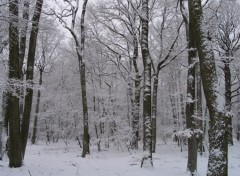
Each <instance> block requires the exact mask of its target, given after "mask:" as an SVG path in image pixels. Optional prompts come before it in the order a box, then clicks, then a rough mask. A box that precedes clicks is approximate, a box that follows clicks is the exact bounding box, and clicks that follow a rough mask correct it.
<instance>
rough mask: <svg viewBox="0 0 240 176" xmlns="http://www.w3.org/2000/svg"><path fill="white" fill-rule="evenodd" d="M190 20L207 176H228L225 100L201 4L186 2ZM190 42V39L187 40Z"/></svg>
mask: <svg viewBox="0 0 240 176" xmlns="http://www.w3.org/2000/svg"><path fill="white" fill-rule="evenodd" d="M188 7H189V20H190V21H191V20H192V21H193V23H194V24H195V25H194V27H193V28H191V29H189V30H192V31H193V32H194V34H195V35H194V38H195V41H196V47H197V51H198V55H199V61H200V72H201V77H202V83H203V90H204V94H205V98H206V103H207V107H208V110H209V114H210V131H209V143H210V144H209V145H210V147H209V159H208V171H207V175H208V176H213V175H214V176H215V175H225V176H226V175H228V141H227V134H228V132H227V129H226V126H227V121H228V117H227V114H226V112H225V106H224V103H225V102H224V99H223V98H222V97H221V94H220V92H219V91H220V90H219V86H218V78H217V73H216V65H215V58H214V53H213V49H212V47H211V43H210V42H211V41H209V39H210V36H209V35H208V28H206V26H204V25H205V23H204V21H203V20H204V16H203V9H202V4H201V0H192V1H188ZM189 40H191V38H190V39H189Z"/></svg>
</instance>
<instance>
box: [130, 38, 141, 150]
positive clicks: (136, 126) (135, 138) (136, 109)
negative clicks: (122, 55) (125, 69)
mask: <svg viewBox="0 0 240 176" xmlns="http://www.w3.org/2000/svg"><path fill="white" fill-rule="evenodd" d="M133 45H134V51H133V66H134V70H135V73H136V78H135V80H134V87H135V92H134V101H133V115H132V116H133V120H132V129H133V139H132V148H135V149H138V140H139V113H140V96H141V95H140V94H141V90H140V83H141V76H140V74H139V70H138V66H137V59H138V41H137V36H136V34H134V40H133Z"/></svg>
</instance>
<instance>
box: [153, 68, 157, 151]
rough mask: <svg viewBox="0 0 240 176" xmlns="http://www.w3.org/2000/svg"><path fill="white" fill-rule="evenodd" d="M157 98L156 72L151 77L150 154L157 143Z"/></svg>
mask: <svg viewBox="0 0 240 176" xmlns="http://www.w3.org/2000/svg"><path fill="white" fill-rule="evenodd" d="M157 96H158V72H157V74H156V75H154V77H153V92H152V152H153V153H155V150H156V141H157Z"/></svg>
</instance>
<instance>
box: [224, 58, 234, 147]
mask: <svg viewBox="0 0 240 176" xmlns="http://www.w3.org/2000/svg"><path fill="white" fill-rule="evenodd" d="M226 57H229V54H226ZM223 63H224V68H223V72H224V78H225V100H226V110H227V111H228V112H231V110H232V107H231V104H232V93H231V87H232V85H231V70H230V60H229V59H226V60H224V61H223ZM232 133H233V131H232V116H231V117H230V118H229V119H228V143H229V144H230V145H233V134H232Z"/></svg>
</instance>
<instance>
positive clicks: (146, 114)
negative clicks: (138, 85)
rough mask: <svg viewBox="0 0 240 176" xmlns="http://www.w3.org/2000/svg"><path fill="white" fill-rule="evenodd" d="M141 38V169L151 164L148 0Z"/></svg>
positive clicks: (143, 4)
mask: <svg viewBox="0 0 240 176" xmlns="http://www.w3.org/2000/svg"><path fill="white" fill-rule="evenodd" d="M141 21H142V37H141V50H142V59H143V66H144V93H143V136H144V137H143V139H144V141H143V151H144V156H143V158H142V162H141V167H142V166H143V164H144V161H148V160H149V161H150V163H151V165H153V162H152V122H151V121H152V114H151V109H152V105H151V104H152V102H151V59H150V53H149V47H148V22H149V8H148V0H142V16H141Z"/></svg>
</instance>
